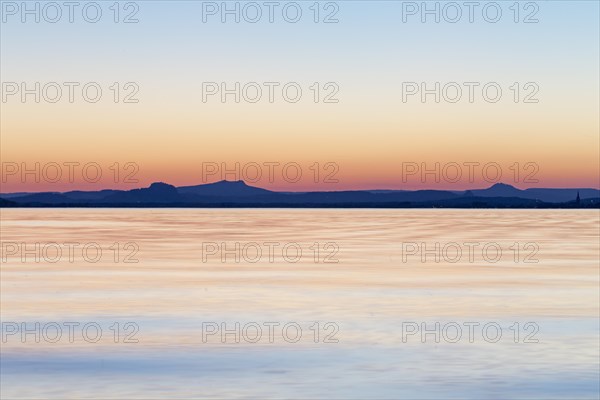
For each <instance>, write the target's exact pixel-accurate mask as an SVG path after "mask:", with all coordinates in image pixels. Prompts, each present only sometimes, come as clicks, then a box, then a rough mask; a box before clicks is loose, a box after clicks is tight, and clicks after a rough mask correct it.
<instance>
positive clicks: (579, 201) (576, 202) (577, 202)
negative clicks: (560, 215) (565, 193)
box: [575, 190, 581, 205]
mask: <svg viewBox="0 0 600 400" xmlns="http://www.w3.org/2000/svg"><path fill="white" fill-rule="evenodd" d="M580 203H581V198H580V197H579V190H578V191H577V198H576V199H575V204H577V205H579V204H580Z"/></svg>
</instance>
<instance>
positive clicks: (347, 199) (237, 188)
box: [0, 181, 600, 208]
mask: <svg viewBox="0 0 600 400" xmlns="http://www.w3.org/2000/svg"><path fill="white" fill-rule="evenodd" d="M578 195H579V201H577V197H578ZM0 207H340V208H342V207H352V208H354V207H355V208H382V207H390V208H431V207H439V208H600V190H598V189H585V188H581V189H525V190H521V189H517V188H515V187H514V186H511V185H506V184H503V183H497V184H495V185H493V186H491V187H489V188H487V189H478V190H467V191H447V190H414V191H406V190H348V191H337V192H303V193H297V192H274V191H270V190H266V189H261V188H257V187H253V186H249V185H247V184H246V183H245V182H243V181H220V182H215V183H209V184H204V185H196V186H182V187H175V186H172V185H169V184H167V183H162V182H157V183H153V184H151V185H150V186H149V187H147V188H141V189H133V190H99V191H71V192H64V193H58V192H41V193H9V194H0Z"/></svg>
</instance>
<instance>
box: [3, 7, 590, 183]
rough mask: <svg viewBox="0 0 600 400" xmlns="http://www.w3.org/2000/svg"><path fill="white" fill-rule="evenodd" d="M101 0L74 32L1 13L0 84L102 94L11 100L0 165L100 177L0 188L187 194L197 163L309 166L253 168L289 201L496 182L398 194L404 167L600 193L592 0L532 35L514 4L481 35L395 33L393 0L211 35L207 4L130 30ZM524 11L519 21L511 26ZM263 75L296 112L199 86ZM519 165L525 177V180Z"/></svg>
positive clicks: (407, 29)
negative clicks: (516, 88) (295, 194)
mask: <svg viewBox="0 0 600 400" xmlns="http://www.w3.org/2000/svg"><path fill="white" fill-rule="evenodd" d="M59 3H61V2H59ZM99 3H100V4H101V5H102V9H103V17H102V19H101V20H100V22H98V23H96V24H92V23H87V22H85V21H84V20H83V19H82V18H81V14H80V13H79V14H78V13H77V11H76V14H75V20H76V22H75V23H69V22H67V20H66V16H63V19H62V20H61V21H59V22H58V23H55V24H52V23H48V22H44V21H41V22H40V23H35V22H33V21H32V20H31V18H32V17H29V18H30V20H29V22H26V23H22V22H21V21H20V19H19V15H17V16H10V15H3V16H4V17H6V18H7V21H6V22H2V25H1V35H0V36H1V39H0V45H1V60H0V67H1V72H0V75H1V80H2V82H3V83H5V82H17V83H21V82H26V83H28V84H29V85H31V86H33V83H34V82H41V83H42V84H44V83H47V82H59V83H62V82H82V83H85V82H98V83H99V84H100V85H101V86H102V88H103V98H102V99H101V100H100V101H99V102H98V103H95V104H91V103H87V102H85V101H83V100H82V99H81V96H80V92H77V91H76V92H75V96H76V97H75V102H74V103H72V104H71V103H69V102H68V101H66V100H65V99H63V100H61V101H60V102H58V103H55V104H50V103H46V102H43V101H42V102H41V103H39V104H36V103H35V102H33V101H32V100H29V101H27V102H26V103H21V102H20V99H19V97H18V96H12V97H9V98H8V100H7V101H6V102H2V103H1V111H2V112H1V114H2V117H1V118H2V119H1V138H0V156H1V159H2V162H3V163H7V162H8V163H11V162H15V163H18V164H21V163H26V164H27V165H29V166H31V167H32V166H33V165H34V164H35V163H36V162H40V163H42V164H43V163H48V162H57V163H59V164H62V163H64V162H79V163H81V164H85V163H88V162H96V163H98V164H99V165H101V166H102V170H103V178H102V179H101V180H100V181H99V182H97V183H94V184H92V183H86V182H85V181H83V180H82V179H80V176H79V175H76V182H74V183H69V182H68V181H67V179H62V180H61V181H59V182H58V183H50V182H47V181H44V180H43V179H42V180H41V181H40V182H39V183H36V182H34V181H33V178H32V177H29V178H28V179H26V180H25V182H22V179H20V178H18V177H16V176H11V177H8V178H7V179H6V182H3V183H2V190H1V191H2V192H16V191H41V190H57V191H64V190H71V189H100V188H104V187H116V188H129V187H140V186H146V185H147V184H149V183H151V182H153V181H165V182H169V183H171V184H174V185H191V184H197V183H202V182H203V177H202V163H203V162H216V163H218V164H221V163H227V164H228V165H229V166H231V167H233V164H234V163H235V162H239V163H241V164H242V165H244V163H250V162H256V163H259V164H262V163H264V162H279V163H280V164H281V165H283V164H286V163H290V162H296V163H298V164H299V165H300V166H301V167H302V172H303V175H302V179H300V181H299V182H297V183H291V182H287V181H286V180H285V179H283V178H282V175H281V173H279V172H277V170H276V173H275V180H274V182H272V183H271V182H269V181H268V179H267V177H266V172H267V170H266V169H264V170H263V178H262V179H261V180H259V181H258V182H257V183H255V185H257V186H262V187H265V188H270V189H276V190H290V191H296V190H342V189H366V188H371V189H375V188H380V189H381V188H390V189H416V188H424V187H436V188H443V189H454V190H459V189H465V188H474V187H484V186H485V187H486V186H490V185H491V183H490V182H488V181H486V180H485V179H484V178H483V176H482V173H481V170H480V169H476V170H475V172H476V173H475V179H474V182H469V181H468V179H467V177H466V176H463V179H461V180H460V181H459V182H456V183H453V182H448V181H445V180H444V179H441V181H440V182H439V183H436V182H435V181H434V180H433V178H432V176H428V178H427V179H426V180H425V181H424V182H421V179H420V178H419V177H418V176H416V177H415V176H412V177H410V179H408V180H407V182H403V179H402V164H403V163H408V162H415V163H417V164H421V163H426V164H427V165H428V166H429V167H430V168H433V166H434V164H435V163H436V162H439V163H441V165H444V163H451V162H455V163H458V164H463V163H465V162H479V163H480V164H481V165H484V164H486V163H491V162H494V163H498V164H499V165H500V166H501V167H502V173H503V176H502V178H501V179H500V180H501V181H503V182H506V183H511V184H514V185H515V186H518V187H521V188H524V187H595V188H599V187H600V173H599V169H600V161H599V158H600V142H599V138H600V134H599V129H600V126H599V116H598V109H599V108H600V103H599V87H600V81H599V72H598V71H599V69H600V65H599V48H600V44H599V22H598V15H599V6H598V4H599V3H598V2H597V1H540V2H536V4H537V5H538V6H539V11H538V12H537V14H536V15H535V17H536V18H537V19H538V20H539V22H538V23H530V24H525V23H514V21H513V14H512V11H511V10H510V9H509V7H511V5H512V4H513V3H514V2H513V1H509V2H498V3H499V4H501V6H502V11H503V15H502V18H501V19H500V21H499V22H498V23H495V24H493V23H488V22H486V21H485V20H484V19H483V18H482V15H481V11H480V8H479V9H477V10H476V12H475V22H474V23H469V22H468V21H467V16H466V15H463V18H462V20H461V21H460V22H458V23H455V24H453V23H448V22H445V21H444V20H442V21H441V22H440V23H435V22H433V20H432V17H429V19H428V22H426V23H422V22H421V21H420V17H419V15H416V16H411V17H408V22H406V23H404V22H403V21H402V7H403V3H402V2H395V1H369V2H366V1H339V2H337V5H338V6H339V12H338V13H337V15H336V17H337V18H338V19H339V22H338V23H333V24H324V23H317V24H315V23H314V22H313V20H312V18H313V16H312V14H311V13H312V11H311V10H310V9H309V7H310V6H311V5H312V4H313V2H312V1H309V2H298V3H299V4H301V7H302V9H303V17H302V19H301V20H300V22H298V23H296V24H292V23H288V22H285V21H284V20H283V19H282V18H281V13H278V12H277V11H276V14H275V23H268V22H267V21H266V16H263V19H262V20H261V21H260V22H258V23H255V24H252V23H247V22H244V21H242V22H240V23H239V24H236V23H235V22H233V21H232V20H231V17H229V18H230V19H229V22H227V23H221V22H220V20H219V16H211V17H208V22H206V23H204V22H203V21H202V2H195V1H170V2H163V1H138V2H136V3H137V4H138V5H139V12H138V13H137V15H136V17H137V18H138V19H139V22H138V23H133V24H123V23H118V24H115V23H114V22H113V21H112V17H113V16H112V14H111V13H112V12H111V10H109V7H110V5H111V4H113V2H112V1H109V2H99ZM219 3H220V2H219ZM259 3H261V4H262V2H259ZM444 3H445V2H441V4H442V5H443V4H444ZM459 3H460V4H462V3H463V2H459ZM525 3H527V2H520V6H521V7H523V6H524V4H525ZM18 4H20V2H18ZM28 4H30V5H31V7H33V3H28ZM82 4H84V3H83V2H82ZM124 4H125V3H121V5H122V6H123V5H124ZM229 4H230V5H231V4H232V3H229ZM281 4H285V2H281ZM325 4H326V2H321V3H320V6H321V7H323V6H324V5H325ZM417 4H418V5H420V4H421V2H418V3H417ZM428 4H430V5H431V7H433V4H434V2H429V3H428ZM481 4H485V2H482V3H481ZM263 10H266V9H263ZM463 12H466V8H463ZM528 12H529V10H523V9H522V10H521V13H522V14H521V15H520V17H521V18H522V17H523V16H524V14H527V13H528ZM322 13H325V12H324V11H322ZM121 17H122V15H121ZM321 17H323V15H321ZM267 81H269V82H281V83H282V84H283V83H286V82H298V83H299V84H300V85H301V87H302V88H303V97H302V99H301V100H300V101H299V102H298V103H294V104H292V103H287V102H285V101H283V100H282V99H281V96H280V95H279V93H280V92H276V100H275V102H274V103H272V104H271V103H269V102H267V101H266V100H262V101H261V102H259V103H256V104H250V103H245V102H241V103H239V104H236V103H234V102H232V101H231V100H230V101H228V102H226V103H221V102H220V100H219V99H218V98H217V97H214V98H211V99H210V100H209V101H208V102H206V103H204V102H202V82H219V83H220V82H227V83H228V84H229V85H231V86H232V85H233V83H234V82H241V83H242V84H243V83H246V82H267ZM113 82H120V83H121V84H124V83H126V82H135V83H136V84H137V85H138V86H139V93H138V94H137V96H136V98H137V99H139V103H137V104H123V103H114V102H113V101H112V97H111V96H112V92H110V91H109V89H108V88H109V86H110V85H111V84H112V83H113ZM314 82H320V83H321V84H322V85H323V84H325V83H327V82H335V83H336V84H337V85H338V86H339V93H338V94H337V95H336V97H337V98H338V99H339V103H336V104H325V103H322V102H320V103H314V102H313V100H312V92H310V91H309V86H311V85H312V84H313V83H314ZM403 82H418V83H420V82H427V83H428V84H429V85H430V86H433V83H434V82H441V83H442V84H444V83H446V82H459V83H462V82H481V83H482V84H485V83H486V82H497V83H498V84H499V85H500V86H501V87H502V89H503V96H502V98H501V100H500V101H499V102H497V103H488V102H485V101H484V100H483V99H482V97H481V91H480V90H479V91H477V90H476V92H475V101H474V103H469V102H468V101H466V100H464V99H463V100H462V101H460V102H458V103H456V104H452V103H448V102H444V101H442V102H440V103H439V104H438V103H435V102H433V101H432V100H431V99H432V97H431V96H430V97H429V99H430V100H429V101H428V102H426V103H421V102H420V100H419V98H418V97H416V96H415V97H413V98H411V99H410V100H409V101H408V102H403V101H402V83H403ZM514 82H519V83H520V84H521V86H523V85H524V84H525V83H527V82H535V83H536V84H537V85H538V87H539V92H538V93H537V95H536V96H535V97H536V98H537V99H539V102H538V103H536V104H527V103H523V102H519V103H514V101H513V100H512V95H513V93H512V92H511V91H510V90H509V87H510V86H511V85H513V83H514ZM521 90H523V89H521ZM524 94H525V92H522V95H524ZM31 98H32V97H29V99H31ZM230 99H231V96H230ZM115 162H118V163H120V165H123V164H125V163H127V162H134V163H136V164H137V165H138V166H139V172H137V174H136V178H137V179H138V182H137V183H131V182H130V183H127V182H122V179H119V182H118V183H114V182H112V175H110V174H112V172H111V170H109V166H111V165H113V164H114V163H115ZM315 162H318V163H319V165H320V166H321V169H322V171H321V172H322V174H325V173H326V172H330V171H331V169H329V170H327V171H326V170H323V166H324V165H325V164H326V163H335V164H336V165H337V166H338V167H339V171H338V172H337V173H336V175H335V178H336V179H337V180H338V181H339V182H338V183H324V182H322V181H323V177H324V176H323V175H321V176H320V178H319V179H318V181H319V182H318V183H315V182H314V176H313V171H312V170H311V169H309V167H310V166H311V165H313V164H314V163H315ZM514 163H519V166H520V168H521V169H522V170H521V175H520V179H519V181H518V182H516V181H515V179H514V175H513V171H512V170H511V169H510V166H511V165H514ZM526 163H535V165H537V167H538V169H539V170H538V171H537V173H536V174H535V178H536V179H537V181H538V182H529V183H525V182H523V181H522V179H523V177H524V175H526V174H527V172H531V169H529V170H525V169H523V166H524V165H525V164H526ZM65 170H66V169H65ZM466 172H467V169H466V168H464V169H463V174H465V173H466ZM220 178H221V176H220V175H214V176H211V177H210V179H208V181H215V180H219V179H220ZM227 178H228V179H230V180H231V179H233V178H234V176H232V175H229V176H227ZM240 178H243V176H240Z"/></svg>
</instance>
